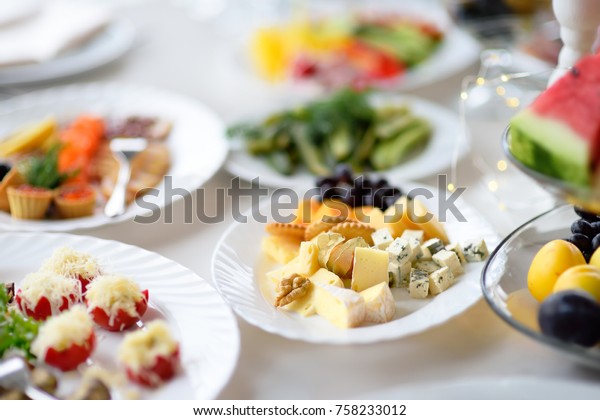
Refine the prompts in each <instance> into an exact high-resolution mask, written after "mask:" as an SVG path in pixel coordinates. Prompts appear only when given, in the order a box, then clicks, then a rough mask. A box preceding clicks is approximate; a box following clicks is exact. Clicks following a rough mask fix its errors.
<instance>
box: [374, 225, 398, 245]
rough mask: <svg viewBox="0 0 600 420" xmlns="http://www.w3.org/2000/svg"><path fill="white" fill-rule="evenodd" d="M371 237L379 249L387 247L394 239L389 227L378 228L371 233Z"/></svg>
mask: <svg viewBox="0 0 600 420" xmlns="http://www.w3.org/2000/svg"><path fill="white" fill-rule="evenodd" d="M371 238H373V244H375V248H377V249H386V248H387V247H388V246H390V244H391V243H392V241H393V240H394V237H393V236H392V233H391V232H390V230H389V229H388V228H381V229H377V230H376V231H375V232H373V233H372V234H371Z"/></svg>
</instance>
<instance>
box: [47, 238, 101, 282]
mask: <svg viewBox="0 0 600 420" xmlns="http://www.w3.org/2000/svg"><path fill="white" fill-rule="evenodd" d="M41 271H50V272H52V273H56V274H60V275H63V276H65V277H72V278H75V279H78V280H79V281H80V282H81V291H82V292H85V291H86V289H87V286H88V284H89V283H90V282H92V281H94V279H95V278H96V277H98V276H99V275H100V274H101V272H102V270H101V267H100V264H99V263H98V260H97V259H96V258H94V257H92V256H91V255H89V254H85V253H83V252H79V251H75V250H74V249H71V248H68V247H61V248H58V249H57V250H56V251H54V253H53V254H52V256H51V257H50V258H49V259H47V260H46V261H44V264H43V265H42V269H41Z"/></svg>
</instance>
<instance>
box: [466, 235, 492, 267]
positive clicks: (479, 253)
mask: <svg viewBox="0 0 600 420" xmlns="http://www.w3.org/2000/svg"><path fill="white" fill-rule="evenodd" d="M463 252H464V254H465V258H466V260H467V261H468V262H480V261H484V260H485V259H486V258H487V257H488V255H489V252H488V248H487V245H486V243H485V241H484V240H483V239H478V240H475V241H469V242H465V243H464V244H463Z"/></svg>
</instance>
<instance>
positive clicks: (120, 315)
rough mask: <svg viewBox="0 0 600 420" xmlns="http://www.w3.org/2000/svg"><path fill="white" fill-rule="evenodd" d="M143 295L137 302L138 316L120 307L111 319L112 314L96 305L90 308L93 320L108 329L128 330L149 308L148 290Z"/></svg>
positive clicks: (136, 310)
mask: <svg viewBox="0 0 600 420" xmlns="http://www.w3.org/2000/svg"><path fill="white" fill-rule="evenodd" d="M141 295H142V297H141V299H140V300H138V301H137V302H136V303H135V312H136V313H137V316H132V315H130V314H128V313H127V312H125V311H124V310H123V309H118V310H117V313H116V315H114V317H113V318H112V319H111V316H110V315H109V314H108V312H107V311H106V310H104V309H103V308H101V307H99V306H96V307H94V308H92V309H91V310H90V315H91V316H92V320H93V321H94V322H95V323H96V325H98V326H99V327H101V328H104V329H105V330H108V331H123V330H126V329H127V328H129V327H131V326H132V325H134V324H135V323H136V322H138V321H139V320H140V319H141V318H142V317H143V316H144V314H145V313H146V310H147V309H148V290H143V291H142V292H141ZM88 304H89V303H88Z"/></svg>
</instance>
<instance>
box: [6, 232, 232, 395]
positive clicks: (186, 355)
mask: <svg viewBox="0 0 600 420" xmlns="http://www.w3.org/2000/svg"><path fill="white" fill-rule="evenodd" d="M0 242H1V243H2V247H0V261H1V262H0V271H1V272H2V280H3V281H4V282H6V281H15V282H16V284H17V287H18V285H19V283H20V281H21V279H22V278H23V277H24V276H25V275H26V274H28V273H30V272H32V271H35V270H36V269H37V268H38V267H40V265H41V264H42V262H43V261H44V260H45V259H46V258H48V257H50V256H51V255H52V252H53V251H54V249H56V248H58V247H60V246H69V247H72V248H74V249H76V250H78V251H82V252H87V253H89V254H91V255H93V256H95V257H97V258H98V259H99V260H100V263H101V264H102V266H103V267H104V269H105V271H106V272H112V273H119V274H124V275H126V276H129V277H131V278H132V279H133V280H134V281H136V282H137V283H138V284H139V285H140V287H141V288H142V289H148V290H149V294H150V309H149V310H148V312H147V313H146V315H145V316H144V318H143V319H142V320H143V321H145V322H148V321H149V320H151V319H155V318H164V319H165V321H166V322H167V323H168V324H169V325H170V327H171V330H172V331H173V333H174V334H175V335H176V336H177V338H178V340H179V341H180V345H181V360H182V367H183V372H182V373H180V374H179V375H178V376H177V377H176V378H175V379H174V380H173V381H171V382H169V383H168V384H166V385H165V386H164V387H162V388H159V389H157V390H154V391H147V390H143V397H144V398H153V399H155V398H158V399H209V398H215V397H216V396H217V395H218V394H219V392H220V391H221V389H223V387H224V386H225V384H226V383H227V381H228V380H229V378H230V377H231V374H232V373H233V370H234V368H235V365H236V363H237V358H238V353H239V346H240V343H239V341H240V340H239V331H238V328H237V325H236V322H235V319H234V317H233V314H232V313H231V311H230V310H229V309H228V308H227V306H226V305H225V303H224V302H223V300H222V299H221V298H220V297H219V295H218V294H217V293H216V292H215V291H214V289H213V288H212V287H210V285H209V284H208V283H207V282H206V281H205V280H203V279H201V278H200V277H198V276H197V275H196V274H194V273H193V272H192V271H190V270H188V269H187V268H185V267H183V266H181V265H179V264H177V263H176V262H174V261H171V260H169V259H167V258H165V257H162V256H160V255H158V254H155V253H153V252H149V251H146V250H144V249H141V248H137V247H134V246H131V245H126V244H123V243H120V242H115V241H107V240H101V239H97V238H92V237H86V236H74V235H67V234H48V233H47V234H32V233H3V234H0ZM96 334H97V337H98V340H97V343H98V348H97V349H96V350H95V351H94V353H93V355H92V360H93V361H94V362H96V363H99V364H101V365H102V366H103V367H106V368H109V369H116V368H117V364H116V360H115V351H116V348H117V346H118V345H119V343H120V342H121V340H122V338H123V335H124V334H122V333H111V332H107V331H104V330H100V329H97V330H96Z"/></svg>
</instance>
